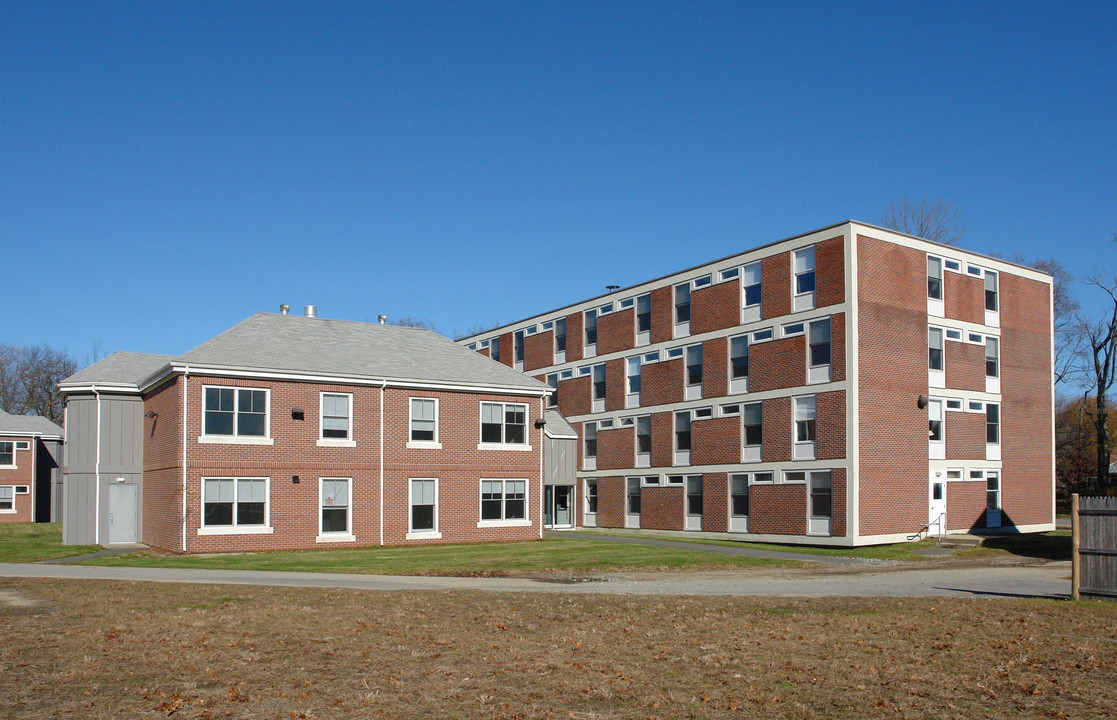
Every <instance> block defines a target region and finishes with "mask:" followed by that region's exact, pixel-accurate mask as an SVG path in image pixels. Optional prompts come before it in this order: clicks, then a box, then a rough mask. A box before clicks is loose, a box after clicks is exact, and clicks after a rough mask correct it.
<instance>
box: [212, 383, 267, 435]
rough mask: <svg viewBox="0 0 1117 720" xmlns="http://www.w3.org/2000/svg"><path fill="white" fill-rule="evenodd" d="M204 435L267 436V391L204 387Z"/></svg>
mask: <svg viewBox="0 0 1117 720" xmlns="http://www.w3.org/2000/svg"><path fill="white" fill-rule="evenodd" d="M203 395H204V408H203V414H204V420H203V436H204V437H230V438H267V437H268V391H267V390H257V389H254V388H233V387H206V388H204V393H203Z"/></svg>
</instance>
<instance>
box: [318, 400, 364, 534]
mask: <svg viewBox="0 0 1117 720" xmlns="http://www.w3.org/2000/svg"><path fill="white" fill-rule="evenodd" d="M349 408H350V411H352V408H353V406H352V405H350V406H349ZM350 415H352V412H350ZM325 480H344V481H346V483H348V487H347V489H346V491H345V494H346V497H347V498H348V499H349V503H348V507H347V508H346V509H345V525H346V527H348V528H349V529H348V530H347V531H345V532H325V531H324V530H322V483H323V481H325ZM356 540H357V536H356V535H354V534H353V478H351V477H320V478H318V537H316V538H314V542H317V543H323V542H356Z"/></svg>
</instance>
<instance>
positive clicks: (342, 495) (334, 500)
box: [318, 478, 353, 540]
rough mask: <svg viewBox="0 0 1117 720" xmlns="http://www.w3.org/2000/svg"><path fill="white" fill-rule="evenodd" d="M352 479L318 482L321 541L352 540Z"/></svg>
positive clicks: (319, 533) (329, 479)
mask: <svg viewBox="0 0 1117 720" xmlns="http://www.w3.org/2000/svg"><path fill="white" fill-rule="evenodd" d="M352 483H353V480H352V478H320V479H319V481H318V505H319V525H318V535H319V538H320V539H329V540H338V539H342V536H345V537H344V539H346V540H348V539H351V536H352V529H351V528H352V527H353V504H352V502H350V500H351V499H352V497H353V495H352V493H351V492H350V488H351V487H352Z"/></svg>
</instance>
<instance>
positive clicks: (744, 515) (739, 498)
mask: <svg viewBox="0 0 1117 720" xmlns="http://www.w3.org/2000/svg"><path fill="white" fill-rule="evenodd" d="M748 529H749V476H748V475H747V474H744V473H742V474H740V475H730V476H729V532H748Z"/></svg>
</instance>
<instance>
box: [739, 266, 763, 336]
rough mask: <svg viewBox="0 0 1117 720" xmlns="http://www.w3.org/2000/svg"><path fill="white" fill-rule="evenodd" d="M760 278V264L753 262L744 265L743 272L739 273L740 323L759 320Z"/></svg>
mask: <svg viewBox="0 0 1117 720" xmlns="http://www.w3.org/2000/svg"><path fill="white" fill-rule="evenodd" d="M760 277H761V275H760V263H758V262H754V263H751V264H749V265H745V268H744V272H743V273H741V285H742V287H741V295H742V305H743V309H742V313H741V321H742V322H753V321H755V320H759V319H760V316H761V309H760V301H761V299H762V292H761V284H760Z"/></svg>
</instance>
